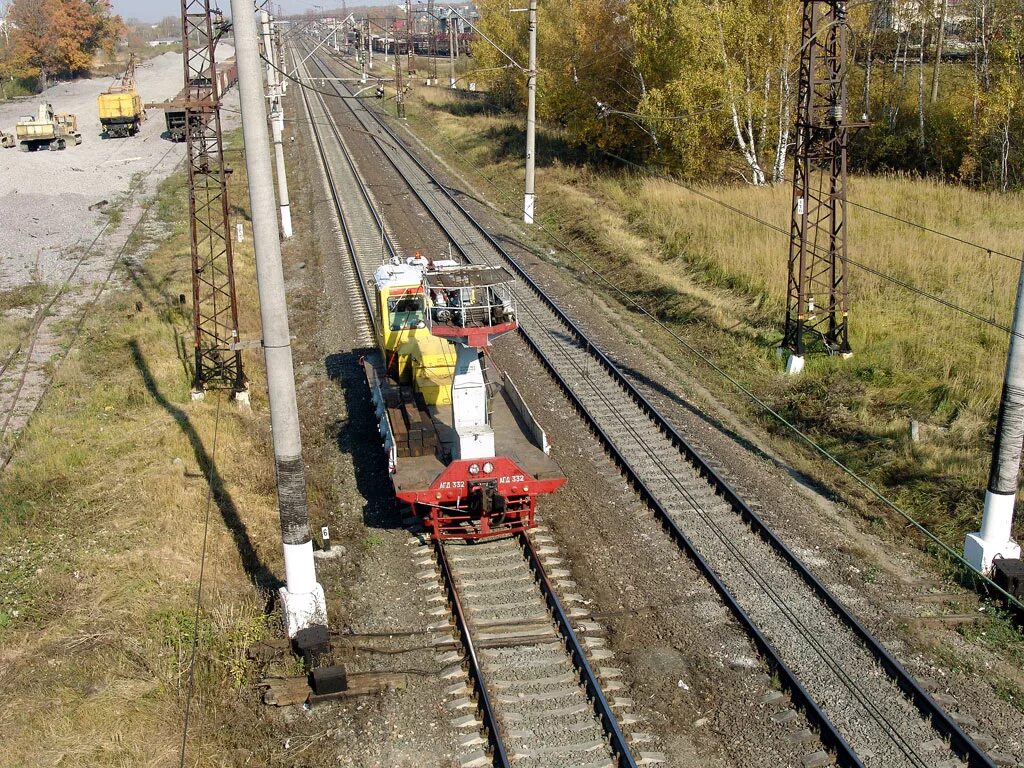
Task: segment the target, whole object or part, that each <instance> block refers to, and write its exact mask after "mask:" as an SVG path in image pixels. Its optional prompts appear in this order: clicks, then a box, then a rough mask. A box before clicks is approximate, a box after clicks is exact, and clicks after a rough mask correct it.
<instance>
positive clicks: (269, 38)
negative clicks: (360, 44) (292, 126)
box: [260, 11, 292, 240]
mask: <svg viewBox="0 0 1024 768" xmlns="http://www.w3.org/2000/svg"><path fill="white" fill-rule="evenodd" d="M260 21H261V22H262V26H263V50H264V51H266V53H267V59H269V60H270V61H272V62H273V61H277V58H278V57H277V38H276V37H275V35H274V30H273V27H272V26H271V23H270V15H269V14H268V13H267V12H266V11H262V12H261V13H260ZM267 91H268V96H269V99H270V122H271V126H272V128H273V135H274V154H275V156H276V158H275V159H276V161H277V189H278V196H279V198H280V205H281V235H282V236H283V237H284V239H285V240H290V239H291V237H292V209H291V203H290V200H289V198H288V174H287V171H286V169H285V164H284V108H283V105H282V104H281V85H280V78H279V77H278V72H277V70H276V69H275V68H274V67H273V66H268V67H267Z"/></svg>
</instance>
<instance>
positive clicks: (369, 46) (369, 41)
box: [366, 15, 373, 69]
mask: <svg viewBox="0 0 1024 768" xmlns="http://www.w3.org/2000/svg"><path fill="white" fill-rule="evenodd" d="M366 51H367V56H368V58H369V62H370V69H373V27H372V26H371V21H370V16H369V15H367V16H366Z"/></svg>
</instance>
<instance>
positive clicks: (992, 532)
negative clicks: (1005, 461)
mask: <svg viewBox="0 0 1024 768" xmlns="http://www.w3.org/2000/svg"><path fill="white" fill-rule="evenodd" d="M1015 501H1016V496H1015V495H1014V494H1001V493H992V491H986V492H985V512H984V513H983V515H982V518H981V530H980V531H978V532H977V533H969V534H967V538H966V540H965V541H964V559H965V560H966V561H967V562H968V563H970V564H971V567H972V568H974V569H975V570H976V571H980V572H981V573H983V574H985V575H986V576H988V575H989V574H990V573H991V572H992V561H993V560H995V559H996V558H997V557H1005V558H1009V559H1014V558H1019V557H1020V545H1018V544H1017V542H1015V541H1014V540H1013V539H1011V538H1010V530H1011V529H1012V527H1013V506H1014V502H1015Z"/></svg>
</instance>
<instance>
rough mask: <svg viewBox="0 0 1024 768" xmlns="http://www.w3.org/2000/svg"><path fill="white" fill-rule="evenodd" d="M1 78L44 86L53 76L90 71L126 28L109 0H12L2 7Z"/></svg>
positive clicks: (24, 85) (33, 86)
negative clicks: (98, 58)
mask: <svg viewBox="0 0 1024 768" xmlns="http://www.w3.org/2000/svg"><path fill="white" fill-rule="evenodd" d="M2 21H3V35H2V37H0V77H2V80H3V83H4V89H3V91H4V92H3V95H4V97H5V98H6V97H7V95H8V94H9V92H10V91H11V90H13V87H14V86H20V87H21V88H22V89H28V90H33V89H34V90H37V91H41V90H45V89H46V88H48V87H49V85H50V83H51V82H52V81H53V80H56V79H61V78H68V77H74V76H77V75H81V74H84V73H87V72H88V71H89V68H90V67H91V66H92V63H93V60H94V57H95V56H96V54H97V53H99V52H101V51H105V52H106V53H108V54H112V53H113V51H114V48H115V46H116V45H117V41H118V40H119V39H120V38H121V37H122V35H123V34H124V32H125V26H124V22H123V21H122V20H121V17H120V16H117V15H115V14H114V13H113V12H112V10H111V7H110V2H109V0H11V1H10V2H8V3H6V4H4V6H3V9H2Z"/></svg>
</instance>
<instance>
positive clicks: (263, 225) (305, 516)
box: [231, 0, 329, 655]
mask: <svg viewBox="0 0 1024 768" xmlns="http://www.w3.org/2000/svg"><path fill="white" fill-rule="evenodd" d="M231 10H232V17H233V21H234V28H235V57H236V59H237V61H238V90H239V92H240V94H241V101H242V133H243V136H244V137H245V147H246V153H245V166H246V169H247V171H248V174H249V203H250V206H251V208H252V228H253V241H254V243H255V246H256V279H257V283H258V287H259V296H260V318H261V320H262V324H263V351H264V355H265V359H266V365H267V390H268V395H269V400H270V424H271V430H272V434H273V442H274V463H275V466H276V470H277V501H278V509H279V510H280V514H281V535H282V539H283V540H284V568H285V579H286V586H285V587H284V588H282V589H281V591H280V597H281V607H282V610H283V614H284V619H285V623H286V627H287V630H288V637H289V638H291V639H292V640H294V641H295V644H296V645H297V646H298V648H299V649H300V650H301V651H302V652H303V653H310V654H314V655H318V654H320V653H322V652H325V651H326V650H327V647H328V644H329V637H328V633H327V604H326V600H325V598H324V590H323V587H321V586H320V584H319V583H318V582H317V580H316V567H315V565H314V561H313V538H312V536H311V535H310V531H309V509H308V505H307V500H306V473H305V469H304V467H303V464H302V438H301V435H300V433H299V409H298V404H297V402H296V397H295V372H294V369H293V363H292V348H291V337H290V334H289V330H288V306H287V303H286V301H285V290H284V269H283V267H282V266H281V241H280V239H279V237H278V233H277V226H276V222H275V216H274V176H273V173H272V172H271V167H270V137H269V136H268V135H267V110H266V107H265V105H264V97H263V88H262V82H261V80H262V76H261V72H260V69H261V68H260V58H259V45H258V38H257V30H256V16H255V14H254V13H253V9H252V0H231Z"/></svg>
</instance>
